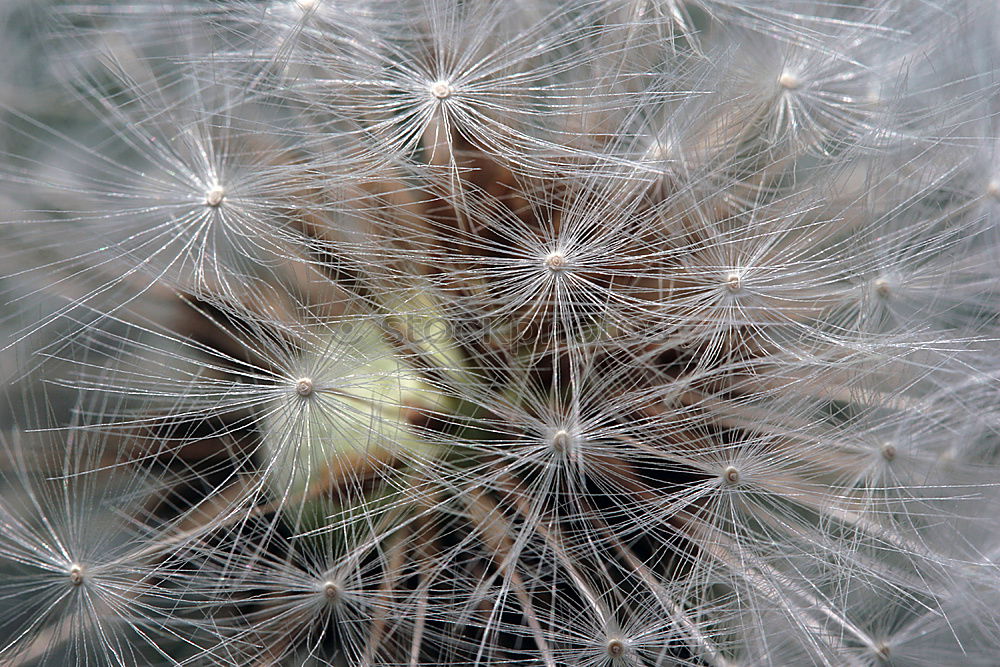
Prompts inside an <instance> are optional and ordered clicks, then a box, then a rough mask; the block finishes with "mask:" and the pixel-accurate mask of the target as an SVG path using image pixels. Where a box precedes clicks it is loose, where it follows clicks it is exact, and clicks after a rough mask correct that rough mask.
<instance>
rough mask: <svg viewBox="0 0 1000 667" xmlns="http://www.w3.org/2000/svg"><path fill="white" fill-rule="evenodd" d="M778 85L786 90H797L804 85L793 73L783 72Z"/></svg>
mask: <svg viewBox="0 0 1000 667" xmlns="http://www.w3.org/2000/svg"><path fill="white" fill-rule="evenodd" d="M778 85H779V86H781V87H782V88H784V89H785V90H796V89H798V87H799V86H801V85H802V81H801V80H800V79H799V77H798V76H796V75H795V74H792V73H791V72H782V73H781V76H779V77H778Z"/></svg>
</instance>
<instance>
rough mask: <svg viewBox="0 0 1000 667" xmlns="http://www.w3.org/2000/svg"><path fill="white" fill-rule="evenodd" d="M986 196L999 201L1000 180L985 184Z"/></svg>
mask: <svg viewBox="0 0 1000 667" xmlns="http://www.w3.org/2000/svg"><path fill="white" fill-rule="evenodd" d="M986 196H987V197H989V198H991V199H997V200H1000V180H997V179H993V180H991V181H990V182H989V183H987V184H986Z"/></svg>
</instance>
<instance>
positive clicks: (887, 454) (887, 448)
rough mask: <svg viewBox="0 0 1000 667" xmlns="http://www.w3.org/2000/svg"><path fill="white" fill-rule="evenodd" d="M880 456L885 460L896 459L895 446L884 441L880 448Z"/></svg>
mask: <svg viewBox="0 0 1000 667" xmlns="http://www.w3.org/2000/svg"><path fill="white" fill-rule="evenodd" d="M880 451H881V452H882V458H884V459H885V460H886V461H893V460H895V459H896V446H895V445H893V444H892V443H888V442H887V443H885V444H884V445H882V447H881V450H880Z"/></svg>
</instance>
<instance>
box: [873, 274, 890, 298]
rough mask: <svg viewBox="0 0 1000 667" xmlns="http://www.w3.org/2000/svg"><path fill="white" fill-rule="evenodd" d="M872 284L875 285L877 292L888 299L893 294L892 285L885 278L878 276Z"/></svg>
mask: <svg viewBox="0 0 1000 667" xmlns="http://www.w3.org/2000/svg"><path fill="white" fill-rule="evenodd" d="M872 285H873V286H874V287H875V293H876V294H877V295H879V296H880V297H882V298H883V299H886V298H888V297H889V295H890V294H892V285H891V284H890V283H889V281H888V280H887V279H885V278H877V279H876V280H875V282H874V283H872Z"/></svg>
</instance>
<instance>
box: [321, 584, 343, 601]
mask: <svg viewBox="0 0 1000 667" xmlns="http://www.w3.org/2000/svg"><path fill="white" fill-rule="evenodd" d="M323 597H325V598H326V599H327V600H329V601H330V602H335V601H336V600H337V599H338V598H339V597H340V586H338V585H337V583H336V582H334V581H326V582H324V583H323Z"/></svg>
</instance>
